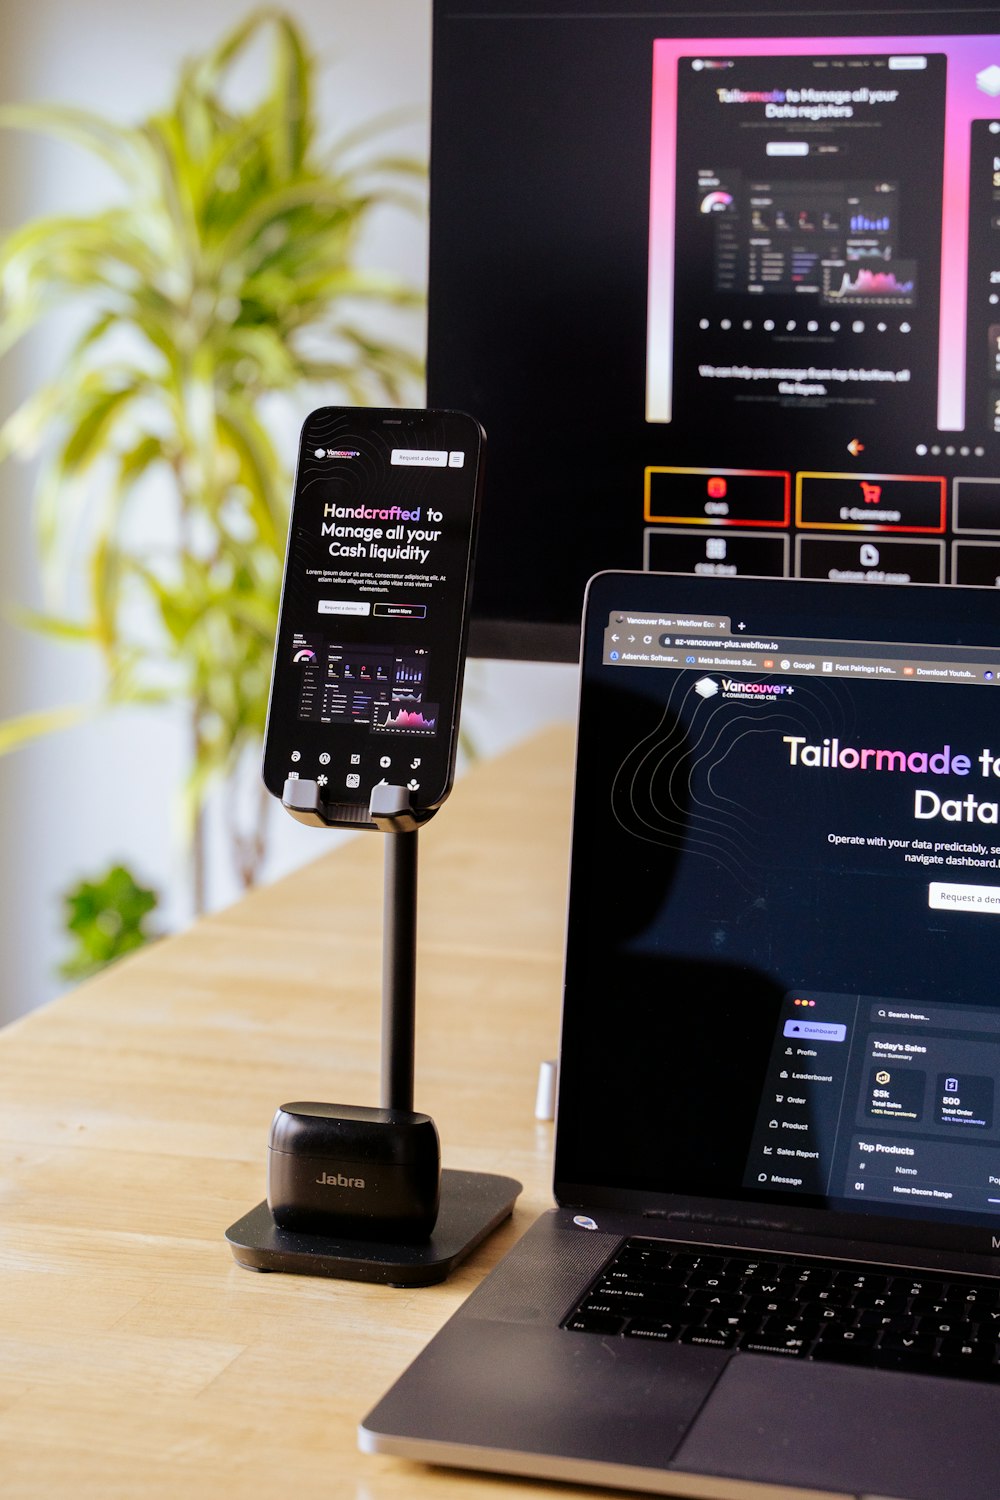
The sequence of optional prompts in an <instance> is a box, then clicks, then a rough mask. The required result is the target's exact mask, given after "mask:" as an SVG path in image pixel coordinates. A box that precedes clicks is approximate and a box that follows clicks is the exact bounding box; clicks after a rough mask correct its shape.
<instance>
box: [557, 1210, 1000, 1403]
mask: <svg viewBox="0 0 1000 1500" xmlns="http://www.w3.org/2000/svg"><path fill="white" fill-rule="evenodd" d="M563 1327H564V1328H568V1329H571V1330H573V1331H574V1332H581V1333H599V1334H603V1335H605V1336H608V1335H612V1336H614V1335H620V1336H621V1337H623V1338H633V1339H651V1340H660V1341H662V1342H674V1341H676V1342H679V1343H682V1344H697V1345H700V1346H701V1347H703V1348H712V1349H734V1350H744V1351H746V1352H748V1353H752V1354H773V1355H776V1356H779V1357H781V1358H784V1359H817V1360H832V1361H835V1362H837V1363H840V1364H853V1365H868V1366H875V1367H878V1368H881V1369H893V1370H906V1371H915V1372H920V1373H928V1374H933V1375H952V1376H962V1377H964V1378H965V1379H973V1380H992V1381H997V1380H1000V1360H998V1355H1000V1286H998V1285H996V1284H994V1283H991V1282H988V1281H987V1282H978V1281H975V1280H973V1279H972V1278H966V1277H955V1278H951V1279H949V1280H943V1279H942V1278H941V1277H938V1276H935V1275H932V1274H926V1273H923V1272H914V1273H912V1274H910V1273H900V1272H897V1271H891V1270H882V1269H879V1268H878V1267H871V1266H866V1265H854V1264H851V1263H850V1262H847V1261H835V1260H814V1259H812V1258H809V1259H801V1260H795V1259H785V1258H782V1257H778V1256H770V1255H752V1254H743V1253H731V1252H729V1251H725V1250H704V1251H703V1250H700V1249H699V1248H698V1247H697V1246H692V1245H675V1244H670V1243H667V1242H665V1241H663V1240H651V1239H638V1238H636V1239H629V1240H627V1241H626V1243H625V1244H624V1245H623V1247H622V1248H621V1250H619V1252H618V1253H617V1255H616V1256H615V1257H614V1259H613V1260H611V1261H609V1262H608V1264H607V1265H605V1267H604V1269H603V1270H602V1271H601V1273H600V1274H599V1276H598V1277H597V1278H596V1280H595V1281H594V1282H593V1283H592V1284H591V1286H590V1287H589V1288H588V1289H587V1291H586V1293H585V1294H584V1296H583V1298H582V1299H581V1301H580V1302H579V1304H578V1306H577V1307H576V1308H575V1309H574V1310H573V1312H571V1313H570V1315H569V1317H568V1318H566V1319H565V1321H564V1323H563Z"/></svg>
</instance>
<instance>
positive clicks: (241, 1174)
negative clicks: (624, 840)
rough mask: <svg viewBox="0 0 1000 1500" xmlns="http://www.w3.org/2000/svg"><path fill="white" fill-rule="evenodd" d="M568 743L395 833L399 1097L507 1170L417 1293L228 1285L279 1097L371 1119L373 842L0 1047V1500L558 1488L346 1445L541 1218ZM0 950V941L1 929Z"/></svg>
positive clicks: (158, 950) (177, 943) (377, 879)
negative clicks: (488, 1221) (408, 957)
mask: <svg viewBox="0 0 1000 1500" xmlns="http://www.w3.org/2000/svg"><path fill="white" fill-rule="evenodd" d="M571 758H572V750H571V738H570V733H569V731H568V730H563V729H558V728H557V729H554V730H551V731H547V732H546V733H545V734H543V735H541V736H539V737H537V738H535V739H534V740H532V741H530V742H529V743H528V744H526V745H523V746H520V747H518V748H517V749H515V750H514V751H513V752H511V753H509V754H508V755H506V756H504V757H501V758H500V759H498V760H496V761H491V762H488V763H485V764H483V765H482V766H480V767H477V768H476V769H475V770H473V771H472V772H471V773H470V774H469V775H467V776H466V777H464V778H463V779H462V780H461V781H460V782H459V783H458V785H457V787H456V789H455V791H454V793H453V795H452V798H451V800H450V801H449V803H448V804H447V805H446V806H445V808H444V809H443V811H442V812H441V813H440V814H439V816H438V817H437V818H436V819H435V820H434V822H432V823H431V824H430V825H429V826H428V827H427V829H425V830H424V831H423V832H422V833H421V835H420V840H421V856H420V858H421V877H420V878H421V887H420V943H419V967H418V1011H417V1032H418V1041H417V1088H416V1101H415V1102H416V1107H417V1108H418V1109H422V1110H426V1111H427V1112H429V1113H430V1114H431V1115H433V1117H434V1118H435V1120H436V1121H437V1123H438V1127H439V1130H440V1132H441V1136H442V1141H443V1156H444V1163H445V1165H446V1166H450V1167H459V1168H466V1169H472V1170H481V1171H494V1172H501V1173H505V1174H509V1175H511V1176H514V1177H517V1178H519V1179H520V1180H521V1181H522V1182H523V1183H524V1193H523V1195H522V1197H521V1199H520V1201H519V1204H518V1207H517V1209H516V1211H515V1215H514V1218H513V1220H511V1221H510V1222H509V1223H508V1224H506V1225H505V1226H504V1227H503V1228H502V1229H501V1230H500V1231H498V1233H497V1234H496V1235H494V1236H493V1238H492V1239H491V1240H490V1241H488V1242H487V1244H486V1245H484V1246H483V1247H482V1248H481V1249H480V1250H479V1251H478V1252H476V1253H475V1254H474V1256H473V1257H472V1258H471V1259H470V1260H469V1261H467V1262H466V1263H465V1264H464V1265H463V1266H462V1267H461V1268H460V1269H459V1271H458V1272H457V1273H456V1274H455V1275H454V1277H453V1278H452V1279H451V1280H450V1281H448V1282H446V1283H445V1284H443V1285H441V1286H438V1287H429V1288H424V1289H420V1290H409V1291H407V1290H398V1289H394V1288H390V1287H378V1286H374V1285H364V1284H359V1283H353V1282H337V1281H326V1280H321V1279H317V1278H313V1277H293V1276H284V1275H259V1274H256V1273H254V1272H252V1271H247V1270H245V1269H242V1268H241V1267H239V1266H237V1265H236V1263H235V1262H234V1260H233V1258H232V1255H231V1253H230V1250H229V1247H228V1246H227V1244H226V1242H225V1239H224V1233H225V1230H226V1228H227V1226H228V1225H229V1224H231V1223H232V1222H233V1221H234V1220H236V1219H238V1218H239V1217H240V1216H241V1215H242V1214H243V1213H245V1212H246V1211H247V1210H248V1209H249V1208H251V1207H252V1206H253V1205H254V1204H255V1203H257V1202H259V1201H260V1199H261V1198H262V1197H263V1195H264V1163H265V1149H266V1141H267V1132H268V1126H269V1124H270V1120H271V1116H272V1115H273V1113H274V1110H275V1107H276V1106H277V1105H278V1104H280V1103H282V1102H284V1101H286V1100H289V1099H296V1098H297V1099H308V1098H315V1099H325V1100H330V1101H335V1102H339V1103H358V1104H364V1103H371V1104H374V1103H377V1102H378V1025H379V975H380V943H381V858H382V848H381V842H380V839H379V837H378V836H376V835H375V834H370V835H368V834H360V835H358V836H356V837H353V838H351V839H349V840H348V841H347V842H346V843H344V844H342V845H340V846H339V847H337V848H335V849H333V850H330V851H329V852H324V851H323V839H324V835H323V834H322V832H320V831H317V833H316V847H317V856H318V857H317V859H316V861H315V862H314V863H312V864H310V865H308V866H307V867H305V868H303V869H301V870H299V871H297V872H296V873H295V874H293V875H291V876H289V877H288V878H287V879H285V880H282V881H280V882H278V883H277V884H275V885H272V886H270V887H267V888H265V889H262V890H259V891H256V892H253V893H252V894H251V895H249V896H248V897H247V898H246V899H244V900H243V901H241V902H239V903H238V904H237V905H236V906H234V907H232V908H230V909H229V910H227V911H224V912H222V913H220V914H218V915H216V916H213V917H210V918H208V919H206V920H204V921H202V922H199V923H198V924H197V925H196V926H194V927H192V928H191V929H189V930H188V931H186V932H184V933H182V934H180V935H179V936H176V937H173V938H169V939H166V940H164V941H162V942H160V943H157V944H156V945H154V946H153V947H151V948H149V949H148V950H146V951H144V952H142V953H140V954H139V955H137V956H136V957H134V958H132V959H130V960H127V961H125V962H123V963H121V964H119V965H118V966H116V967H115V968H114V969H112V970H111V971H110V972H108V973H106V974H104V975H102V976H100V977H99V978H97V979H95V980H92V981H91V982H90V983H88V984H86V985H83V986H81V987H80V988H79V989H78V990H76V991H74V992H73V993H72V994H69V995H66V996H65V997H63V998H62V999H60V1000H58V1001H56V1002H55V1003H54V1004H52V1005H50V1006H48V1007H46V1008H44V1009H42V1010H41V1011H38V1012H36V1013H34V1014H33V1015H30V1016H28V1017H25V1018H24V1019H22V1020H21V1021H18V1022H15V1023H14V1024H13V1025H11V1026H10V1027H8V1028H7V1029H6V1030H4V1031H3V1032H2V1033H0V1150H2V1155H0V1496H3V1500H22V1497H25V1500H27V1497H30V1500H42V1497H45V1500H56V1497H58V1500H62V1497H64V1496H65V1497H67V1500H68V1497H70V1496H72V1497H74V1500H89V1497H94V1500H98V1497H99V1500H126V1497H127V1500H145V1497H150V1500H159V1497H161V1496H162V1497H166V1496H170V1497H178V1496H183V1497H184V1500H201V1497H205V1500H219V1497H220V1496H223V1495H224V1496H226V1497H227V1500H229V1497H232V1500H242V1497H247V1500H249V1497H251V1496H253V1497H254V1500H259V1497H261V1496H268V1495H273V1496H279V1495H280V1496H288V1497H290V1500H319V1497H321V1496H322V1497H338V1500H339V1497H341V1496H346V1497H351V1500H355V1497H356V1500H391V1497H399V1496H404V1495H405V1496H413V1497H416V1500H419V1497H421V1496H432V1495H441V1496H447V1497H449V1500H451V1497H454V1500H461V1497H463V1496H465V1495H472V1494H475V1495H477V1496H480V1497H484V1500H487V1497H489V1496H491V1495H493V1494H496V1493H500V1492H503V1493H505V1494H511V1495H516V1496H518V1497H525V1500H527V1497H530V1496H534V1495H536V1494H537V1495H549V1496H552V1495H554V1494H567V1493H572V1492H571V1491H566V1490H565V1489H559V1490H556V1489H554V1488H553V1487H551V1486H546V1485H533V1484H531V1483H525V1482H520V1481H510V1482H507V1481H504V1480H502V1479H497V1478H489V1477H483V1476H472V1475H467V1474H462V1473H458V1472H455V1473H452V1472H450V1471H445V1470H443V1469H429V1468H423V1467H421V1466H419V1465H413V1464H408V1463H403V1462H401V1461H397V1460H391V1459H384V1458H373V1457H368V1456H364V1455H362V1454H361V1453H359V1452H358V1449H357V1442H356V1429H357V1424H358V1421H359V1419H360V1418H361V1417H362V1416H363V1415H364V1414H365V1412H367V1410H368V1409H369V1407H370V1406H372V1405H373V1404H374V1402H375V1401H376V1400H377V1398H378V1397H379V1396H380V1395H381V1394H382V1392H383V1391H384V1390H385V1389H386V1387H387V1386H388V1385H389V1384H390V1383H391V1381H392V1380H393V1379H394V1378H395V1377H396V1375H398V1374H399V1372H400V1371H401V1370H402V1369H403V1368H404V1366H405V1365H406V1364H408V1363H409V1361H410V1360H411V1359H412V1358H413V1357H414V1356H415V1355H416V1354H417V1353H418V1351H419V1350H420V1349H421V1348H422V1347H423V1345H424V1344H425V1343H426V1342H427V1340H428V1339H429V1337H430V1336H431V1335H432V1334H433V1333H434V1331H435V1330H436V1329H437V1328H438V1327H439V1326H440V1325H441V1324H442V1323H443V1322H444V1320H445V1319H446V1317H448V1316H449V1315H450V1313H451V1312H452V1311H453V1310H454V1309H455V1308H456V1307H457V1306H458V1304H459V1302H460V1301H461V1300H462V1299H463V1298H464V1297H465V1296H466V1295H467V1294H468V1293H469V1291H470V1290H471V1289H472V1288H473V1286H475V1285H476V1283H477V1282H478V1281H479V1280H480V1279H481V1277H482V1276H483V1275H484V1273H485V1272H486V1270H488V1269H489V1267H490V1266H491V1265H492V1264H493V1263H494V1262H495V1260H496V1259H497V1258H498V1256H499V1255H500V1254H501V1253H502V1252H503V1251H504V1250H505V1249H506V1248H508V1247H509V1246H510V1245H511V1244H512V1243H513V1241H514V1239H515V1238H516V1237H517V1236H518V1235H519V1234H520V1233H522V1232H523V1231H524V1229H525V1228H527V1226H528V1224H529V1223H530V1222H531V1220H532V1219H533V1218H534V1217H535V1215H536V1214H537V1213H539V1212H540V1211H541V1210H542V1209H544V1208H546V1207H548V1206H549V1204H550V1202H551V1194H550V1178H551V1148H552V1130H551V1126H550V1125H545V1124H539V1123H537V1122H536V1121H535V1119H534V1116H533V1108H534V1098H535V1085H536V1079H537V1073H538V1065H539V1063H540V1062H541V1061H542V1060H543V1059H544V1058H548V1057H553V1056H554V1055H555V1053H556V1048H557V1033H558V1018H559V1003H560V985H561V967H562V942H563V918H564V905H565V887H566V866H567V850H568V838H569V809H570V796H571V791H570V765H571ZM8 941H16V934H8Z"/></svg>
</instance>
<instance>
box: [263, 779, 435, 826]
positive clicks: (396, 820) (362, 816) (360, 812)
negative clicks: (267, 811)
mask: <svg viewBox="0 0 1000 1500" xmlns="http://www.w3.org/2000/svg"><path fill="white" fill-rule="evenodd" d="M281 805H282V807H283V808H284V809H285V811H286V812H288V813H291V815H292V817H293V818H294V819H295V820H296V822H297V823H308V824H309V825H311V827H313V828H344V827H355V828H377V829H378V830H379V832H380V833H416V831H417V829H418V828H420V827H422V826H423V824H424V823H426V822H428V820H429V819H430V818H432V817H433V816H434V814H435V812H436V811H437V809H436V808H434V807H430V808H423V807H421V808H416V807H413V806H411V804H410V793H409V788H408V787H405V786H389V785H388V784H387V783H386V782H384V781H380V782H379V783H378V785H377V786H373V787H372V794H371V799H370V801H369V804H368V807H367V809H366V808H364V807H363V806H362V805H361V804H360V803H352V802H325V801H324V800H323V797H322V796H321V794H320V786H319V782H317V781H302V780H299V779H298V778H297V777H293V776H289V777H288V780H287V781H286V782H285V785H284V789H283V791H282V793H281Z"/></svg>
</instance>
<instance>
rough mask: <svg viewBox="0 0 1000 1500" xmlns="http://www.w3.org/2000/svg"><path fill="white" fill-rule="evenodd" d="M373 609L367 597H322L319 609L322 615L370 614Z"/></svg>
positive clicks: (318, 611)
mask: <svg viewBox="0 0 1000 1500" xmlns="http://www.w3.org/2000/svg"><path fill="white" fill-rule="evenodd" d="M371 611H372V607H371V605H370V604H369V603H368V601H367V599H321V600H320V601H319V605H318V609H317V613H319V614H321V615H370V614H371Z"/></svg>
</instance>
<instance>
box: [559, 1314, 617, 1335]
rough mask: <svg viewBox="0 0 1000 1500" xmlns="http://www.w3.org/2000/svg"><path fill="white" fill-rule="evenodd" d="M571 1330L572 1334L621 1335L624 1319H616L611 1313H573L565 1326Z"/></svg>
mask: <svg viewBox="0 0 1000 1500" xmlns="http://www.w3.org/2000/svg"><path fill="white" fill-rule="evenodd" d="M565 1326H566V1327H567V1328H572V1330H573V1332H574V1333H611V1334H615V1333H621V1331H622V1329H623V1328H624V1327H625V1319H624V1318H616V1317H615V1316H614V1314H613V1313H596V1312H595V1313H585V1312H579V1313H574V1314H573V1315H572V1317H570V1318H569V1319H568V1321H567V1323H566V1325H565Z"/></svg>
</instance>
